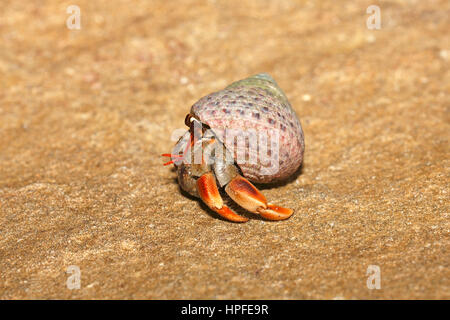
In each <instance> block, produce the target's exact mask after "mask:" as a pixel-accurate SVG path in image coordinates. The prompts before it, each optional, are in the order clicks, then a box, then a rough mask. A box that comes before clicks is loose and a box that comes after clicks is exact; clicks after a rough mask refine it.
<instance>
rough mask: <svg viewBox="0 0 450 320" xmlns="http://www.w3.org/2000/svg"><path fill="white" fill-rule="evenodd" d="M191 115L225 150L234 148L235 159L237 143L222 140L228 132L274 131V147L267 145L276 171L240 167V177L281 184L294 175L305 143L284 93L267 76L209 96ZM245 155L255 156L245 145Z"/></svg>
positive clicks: (247, 165) (260, 166) (250, 165)
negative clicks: (234, 130) (220, 142)
mask: <svg viewBox="0 0 450 320" xmlns="http://www.w3.org/2000/svg"><path fill="white" fill-rule="evenodd" d="M191 113H192V114H194V115H195V116H196V117H198V118H199V119H200V121H201V122H202V123H205V124H207V125H208V126H209V127H210V128H211V129H212V130H213V131H214V133H215V135H216V136H217V137H218V138H219V139H220V140H221V141H222V142H224V144H225V147H226V148H227V149H230V148H231V147H233V150H234V153H235V157H236V154H237V152H240V151H242V150H239V148H237V147H236V142H234V144H233V145H230V144H231V143H233V142H231V141H227V140H226V139H225V140H224V137H226V130H228V129H254V130H267V129H277V130H278V132H279V141H278V145H277V146H272V145H271V144H270V143H269V144H268V150H267V154H269V155H272V154H273V153H278V154H276V155H277V159H278V169H277V171H276V172H273V173H271V174H267V172H266V171H264V170H263V168H264V166H265V165H264V164H261V162H260V161H259V157H258V161H257V163H247V162H245V163H241V164H239V163H238V165H239V168H240V169H241V171H242V174H243V175H244V176H245V177H246V178H247V179H249V180H250V181H252V182H256V183H269V182H274V181H278V180H282V179H285V178H287V177H288V176H290V175H291V174H293V173H294V172H295V171H296V170H297V169H298V168H299V167H300V165H301V163H302V160H303V153H304V149H305V142H304V136H303V130H302V126H301V124H300V121H299V119H298V118H297V115H296V113H295V111H294V110H293V109H292V107H291V105H290V103H289V101H288V100H287V98H286V96H285V94H284V93H283V91H282V90H281V89H280V88H279V87H278V85H277V83H276V82H275V80H274V79H273V78H272V77H271V76H270V75H269V74H267V73H261V74H257V75H255V76H252V77H249V78H246V79H244V80H240V81H236V82H234V83H232V84H231V85H229V86H228V87H226V88H225V89H223V90H221V91H218V92H214V93H211V94H209V95H207V96H205V97H203V98H201V99H200V100H199V101H198V102H196V103H195V104H194V105H193V106H192V108H191ZM246 149H247V150H244V152H245V153H246V154H247V156H248V154H249V153H252V152H256V153H257V152H258V150H257V149H252V146H249V145H248V144H247V146H246Z"/></svg>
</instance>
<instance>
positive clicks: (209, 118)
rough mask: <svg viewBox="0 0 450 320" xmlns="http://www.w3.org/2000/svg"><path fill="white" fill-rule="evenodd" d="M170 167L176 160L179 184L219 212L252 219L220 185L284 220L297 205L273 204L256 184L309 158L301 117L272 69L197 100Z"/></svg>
mask: <svg viewBox="0 0 450 320" xmlns="http://www.w3.org/2000/svg"><path fill="white" fill-rule="evenodd" d="M185 124H186V125H187V126H188V127H189V130H188V131H186V132H185V133H184V135H182V136H181V138H180V139H179V140H178V142H177V143H176V145H175V147H174V149H173V150H172V153H170V154H163V156H167V157H171V160H170V161H169V162H167V163H165V165H168V164H174V165H175V167H176V169H177V175H178V183H179V185H180V187H181V188H182V189H183V190H184V191H186V192H188V193H189V194H191V195H193V196H195V197H198V198H201V199H202V200H203V202H204V203H205V204H206V205H207V206H208V207H209V208H211V209H212V210H213V211H215V212H217V213H218V214H219V215H221V216H222V217H224V218H225V219H228V220H230V221H234V222H246V221H248V219H247V218H246V217H243V216H240V215H238V214H236V213H235V212H234V211H232V210H231V209H230V208H229V207H228V206H226V205H225V204H224V201H223V199H222V197H221V195H220V192H219V188H224V189H225V192H226V193H227V194H228V195H229V197H230V198H231V199H232V200H233V201H234V202H236V203H237V204H238V205H240V206H241V207H243V208H244V209H246V210H248V211H250V212H253V213H255V214H259V215H261V216H262V217H264V218H266V219H268V220H284V219H287V218H289V217H290V216H291V215H292V214H293V210H292V209H288V208H284V207H281V206H278V205H275V204H272V203H268V202H267V200H266V198H265V197H264V195H263V194H262V193H261V192H260V191H259V190H258V189H257V188H256V187H255V186H254V185H253V184H252V182H253V183H271V182H275V181H279V180H283V179H286V178H287V177H289V176H291V175H292V174H294V173H295V172H296V171H297V169H298V168H299V167H300V165H301V163H302V160H303V152H304V149H305V142H304V137H303V131H302V127H301V124H300V121H299V120H298V118H297V115H296V114H295V111H294V110H293V109H292V107H291V105H290V104H289V102H288V100H287V98H286V96H285V94H284V93H283V91H282V90H281V89H280V88H279V87H278V85H277V83H276V82H275V80H274V79H273V78H272V77H271V76H270V75H268V74H267V73H261V74H257V75H255V76H252V77H249V78H246V79H244V80H240V81H236V82H234V83H232V84H230V85H229V86H228V87H226V88H225V89H223V90H221V91H218V92H215V93H212V94H209V95H207V96H205V97H203V98H201V99H200V100H199V101H198V102H196V103H195V104H194V105H193V106H192V108H191V111H190V113H189V114H188V115H187V116H186V118H185Z"/></svg>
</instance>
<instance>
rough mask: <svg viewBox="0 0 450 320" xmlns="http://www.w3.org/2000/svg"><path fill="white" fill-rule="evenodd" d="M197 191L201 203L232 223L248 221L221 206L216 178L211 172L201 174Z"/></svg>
mask: <svg viewBox="0 0 450 320" xmlns="http://www.w3.org/2000/svg"><path fill="white" fill-rule="evenodd" d="M197 190H198V193H199V194H200V198H201V199H202V200H203V202H204V203H205V204H206V205H207V206H208V207H210V208H211V210H213V211H215V212H217V213H218V214H220V215H221V216H222V217H224V218H225V219H227V220H230V221H234V222H247V221H248V219H247V218H245V217H242V216H240V215H238V214H236V213H234V212H233V211H232V210H231V209H230V208H228V207H227V206H226V205H224V204H223V200H222V197H221V196H220V193H219V190H218V189H217V184H216V178H215V177H214V175H213V174H212V172H207V173H205V174H203V175H202V176H201V177H200V178H198V180H197Z"/></svg>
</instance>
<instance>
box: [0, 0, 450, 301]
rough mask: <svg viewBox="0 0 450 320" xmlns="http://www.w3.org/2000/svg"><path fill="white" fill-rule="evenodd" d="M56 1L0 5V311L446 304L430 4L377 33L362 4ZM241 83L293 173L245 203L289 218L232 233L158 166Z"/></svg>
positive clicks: (445, 152)
mask: <svg viewBox="0 0 450 320" xmlns="http://www.w3.org/2000/svg"><path fill="white" fill-rule="evenodd" d="M69 4H71V3H65V2H59V1H46V2H42V3H41V2H38V1H36V2H28V1H26V2H23V1H10V2H3V3H2V4H1V10H0V270H1V276H0V298H2V299H36V298H39V299H48V298H51V299H54V298H62V299H81V298H82V299H112V298H114V299H382V298H384V299H393V298H399V299H418V298H420V299H442V298H444V299H449V298H450V280H449V275H450V269H449V262H450V258H449V244H450V242H449V224H448V221H449V214H450V209H449V200H448V199H449V192H450V190H449V181H450V179H449V167H450V166H449V154H450V150H449V141H448V138H449V133H450V121H449V120H450V116H449V108H450V103H449V101H450V99H449V92H450V90H449V89H450V72H449V70H450V68H449V62H450V61H449V60H450V40H449V39H450V38H449V36H448V31H449V30H450V23H449V16H450V3H449V2H448V1H445V0H442V1H380V2H379V3H378V5H379V6H380V8H381V29H379V30H371V29H368V28H367V26H366V20H367V19H368V18H369V16H370V14H367V13H366V9H367V7H368V6H369V5H371V4H373V1H347V2H341V1H331V0H330V1H287V0H279V1H264V0H261V1H256V0H255V1H250V0H239V1H234V0H233V1H187V0H186V1H145V2H144V1H143V2H136V3H133V4H131V3H129V2H128V1H82V0H77V1H76V5H78V6H79V8H80V10H81V29H80V30H70V29H68V28H67V26H66V20H67V19H68V17H69V16H70V14H68V13H67V12H66V8H67V6H68V5H69ZM259 72H268V73H270V74H271V75H272V76H273V77H274V78H275V79H276V80H277V82H278V84H279V85H280V87H281V88H283V90H284V91H285V93H286V95H287V96H288V98H289V100H290V102H291V104H292V106H293V108H294V109H295V111H296V112H297V114H298V115H299V117H300V120H301V123H302V126H303V130H304V133H305V142H306V151H305V158H304V164H303V167H302V170H301V172H299V174H297V175H295V176H293V177H292V178H291V179H289V180H288V181H287V182H285V183H282V184H279V185H276V186H268V187H265V188H264V189H263V192H264V194H265V195H266V196H267V198H268V199H269V200H270V201H273V202H276V203H278V204H280V205H283V206H286V207H290V208H293V209H294V210H295V214H294V215H293V216H292V217H291V218H290V219H289V220H287V221H282V222H268V221H265V220H262V219H258V217H257V216H252V215H249V216H251V217H252V218H253V219H251V220H250V221H249V222H248V223H246V224H235V223H230V222H227V221H225V220H223V219H220V218H219V217H218V216H217V215H216V214H215V213H214V212H212V211H210V210H208V209H207V208H206V206H205V205H203V204H201V203H200V202H199V201H198V200H196V199H193V198H190V197H187V196H186V195H185V194H182V193H181V192H180V189H179V187H178V184H177V182H176V174H175V172H174V171H173V169H171V168H168V167H164V166H163V165H162V164H163V163H164V160H165V159H162V157H161V156H160V154H161V153H164V152H170V151H171V147H172V145H173V143H174V142H173V141H172V140H171V135H172V133H173V132H174V130H176V129H179V128H183V129H184V123H183V121H184V116H185V115H186V113H187V112H188V111H189V109H190V107H191V105H192V104H193V103H195V102H196V101H197V100H198V99H199V98H200V97H202V96H204V95H206V94H208V93H210V92H213V91H216V90H220V89H222V88H223V87H225V86H226V85H227V84H229V83H231V82H233V81H235V80H239V79H242V78H245V77H247V76H249V75H252V74H256V73H259ZM71 265H75V266H78V267H79V269H80V271H81V278H80V279H81V282H80V288H79V289H76V288H73V287H72V288H73V289H69V288H68V286H67V279H68V278H69V277H70V276H71V275H70V274H69V273H67V270H68V267H69V266H71ZM371 265H375V266H378V267H379V270H380V278H379V279H380V289H376V288H375V289H370V288H369V287H370V286H369V287H368V285H367V282H368V278H369V276H371V275H372V273H371V272H372V271H370V270H374V269H370V268H369V266H371ZM368 268H369V274H368ZM371 268H372V267H371ZM375 268H376V267H375ZM72 279H73V278H72ZM370 283H372V282H371V279H369V284H370ZM69 287H70V286H69Z"/></svg>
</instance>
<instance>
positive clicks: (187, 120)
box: [184, 113, 192, 127]
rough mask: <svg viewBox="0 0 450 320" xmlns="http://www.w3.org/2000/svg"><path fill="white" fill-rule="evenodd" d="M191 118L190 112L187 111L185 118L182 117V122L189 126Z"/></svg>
mask: <svg viewBox="0 0 450 320" xmlns="http://www.w3.org/2000/svg"><path fill="white" fill-rule="evenodd" d="M191 118H192V115H191V114H190V113H188V114H187V115H186V118H184V124H185V125H186V126H188V127H190V126H191Z"/></svg>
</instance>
